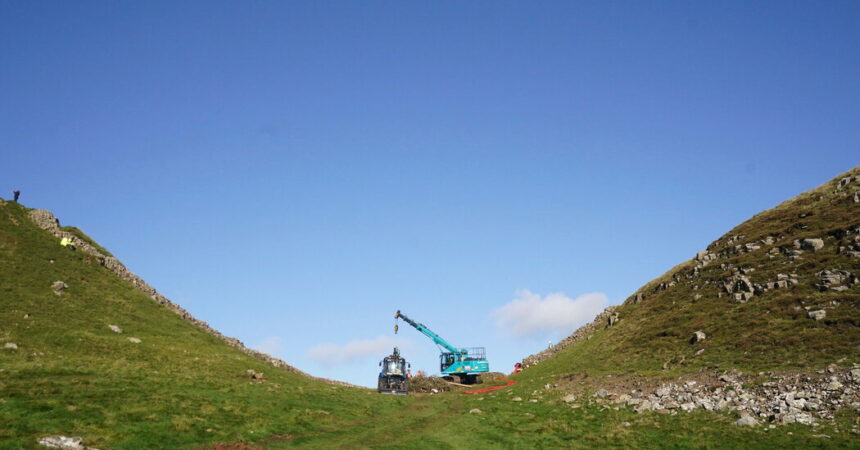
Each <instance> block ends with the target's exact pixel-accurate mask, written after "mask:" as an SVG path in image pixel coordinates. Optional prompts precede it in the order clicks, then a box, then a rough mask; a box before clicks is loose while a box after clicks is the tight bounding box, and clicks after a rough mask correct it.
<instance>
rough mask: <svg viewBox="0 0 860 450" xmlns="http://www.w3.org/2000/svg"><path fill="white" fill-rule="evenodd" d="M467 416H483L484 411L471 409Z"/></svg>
mask: <svg viewBox="0 0 860 450" xmlns="http://www.w3.org/2000/svg"><path fill="white" fill-rule="evenodd" d="M469 414H484V411H481V410H480V409H478V408H472V409H470V410H469Z"/></svg>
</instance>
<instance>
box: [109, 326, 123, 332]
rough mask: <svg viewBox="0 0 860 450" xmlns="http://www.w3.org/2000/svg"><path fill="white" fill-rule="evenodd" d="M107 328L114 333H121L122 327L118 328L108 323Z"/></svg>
mask: <svg viewBox="0 0 860 450" xmlns="http://www.w3.org/2000/svg"><path fill="white" fill-rule="evenodd" d="M108 328H110V330H111V331H113V332H114V333H117V334H122V328H120V327H118V326H116V325H108Z"/></svg>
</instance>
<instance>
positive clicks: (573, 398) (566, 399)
mask: <svg viewBox="0 0 860 450" xmlns="http://www.w3.org/2000/svg"><path fill="white" fill-rule="evenodd" d="M561 401H563V402H565V403H573V402H575V401H576V395H574V394H567V395H565V396H564V397H562V398H561Z"/></svg>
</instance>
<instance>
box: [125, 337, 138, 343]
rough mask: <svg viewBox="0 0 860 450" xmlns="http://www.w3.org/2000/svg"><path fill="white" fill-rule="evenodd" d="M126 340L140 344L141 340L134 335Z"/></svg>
mask: <svg viewBox="0 0 860 450" xmlns="http://www.w3.org/2000/svg"><path fill="white" fill-rule="evenodd" d="M128 342H131V343H132V344H140V343H141V340H140V339H138V338H136V337H130V338H128Z"/></svg>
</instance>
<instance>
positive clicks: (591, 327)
mask: <svg viewBox="0 0 860 450" xmlns="http://www.w3.org/2000/svg"><path fill="white" fill-rule="evenodd" d="M616 309H618V306H610V307H608V308H606V309H604V310H603V312H602V313H600V314H598V315H597V317H595V318H594V320H593V321H591V323H589V324H587V325H583V326H582V327H580V328H579V329H578V330H576V331H575V332H574V333H573V334H571V335H570V336H568V337H566V338H564V339H562V340H561V341H559V342H558V343H557V344H555V345H553V346H552V347H550V348H548V349H546V350H544V351H542V352H540V353H535V354H534V355H529V356H527V357H526V358H524V359H523V365H525V366H526V367H529V366H533V365H535V364H538V363H539V362H541V361H543V360H545V359H547V358H551V357H553V356H555V354H556V353H558V352H560V351H562V350H564V349H565V348H567V347H569V346H570V345H571V344H574V343H576V342H579V341H581V340H583V339H588V337H589V336H591V335H592V334H593V333H594V332H595V331H598V330H601V329H604V328H606V327H608V326H610V325H614V324H615V322H612V323H611V324H610V318H611V317H612V316H613V314H615V321H617V320H618V315H617V313H616V312H615V310H616Z"/></svg>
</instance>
